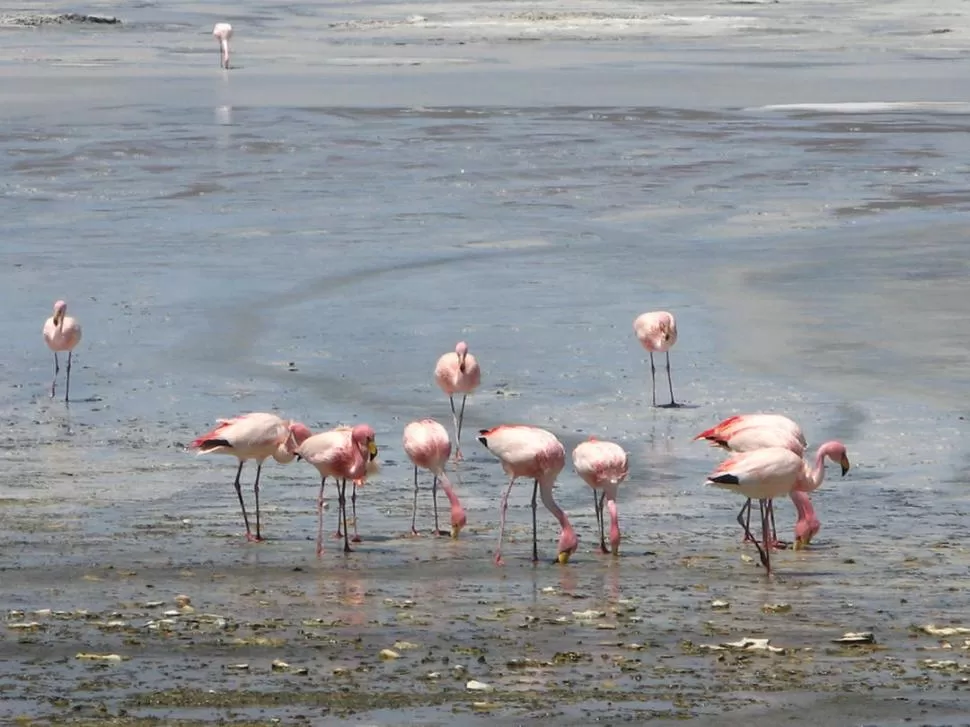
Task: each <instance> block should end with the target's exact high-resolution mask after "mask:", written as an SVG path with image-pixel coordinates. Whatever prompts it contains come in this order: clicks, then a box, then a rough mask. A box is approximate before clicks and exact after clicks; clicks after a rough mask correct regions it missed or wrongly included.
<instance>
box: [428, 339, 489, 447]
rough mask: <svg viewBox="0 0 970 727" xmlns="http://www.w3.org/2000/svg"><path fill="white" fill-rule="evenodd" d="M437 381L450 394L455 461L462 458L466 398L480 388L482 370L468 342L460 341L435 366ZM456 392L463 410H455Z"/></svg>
mask: <svg viewBox="0 0 970 727" xmlns="http://www.w3.org/2000/svg"><path fill="white" fill-rule="evenodd" d="M434 379H435V382H436V383H437V384H438V386H439V387H441V390H442V391H443V392H445V393H446V394H447V395H448V400H449V401H450V402H451V418H452V420H453V422H454V425H455V461H456V462H458V461H460V460H461V458H462V456H461V423H462V420H463V419H464V418H465V400H466V399H467V398H468V395H469V394H471V393H472V392H474V391H475V389H477V388H478V385H479V384H480V383H481V381H482V372H481V369H479V368H478V361H477V360H475V357H474V356H472V355H471V354H470V353H468V344H467V343H465V342H464V341H459V342H458V345H457V346H455V351H454V353H446V354H444V355H443V356H442V357H441V358H439V359H438V363H437V365H436V366H435V367H434ZM455 394H461V411H459V412H457V413H456V412H455Z"/></svg>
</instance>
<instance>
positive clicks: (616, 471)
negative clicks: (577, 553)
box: [573, 437, 630, 555]
mask: <svg viewBox="0 0 970 727" xmlns="http://www.w3.org/2000/svg"><path fill="white" fill-rule="evenodd" d="M573 466H574V467H575V468H576V472H577V473H578V474H579V476H580V477H582V478H583V481H584V482H585V483H586V484H587V485H589V486H590V487H591V488H593V507H594V508H595V509H596V522H597V524H598V525H599V528H600V550H601V551H602V552H603V553H611V552H612V553H613V555H617V554H618V553H619V552H620V522H619V518H618V516H617V512H616V491H617V488H618V487H619V484H620V483H621V482H623V480H625V479H626V476H627V474H628V473H629V471H630V467H629V457H628V456H627V453H626V452H624V451H623V448H622V447H621V446H620V445H618V444H614V443H613V442H601V441H599V440H597V439H596V438H595V437H590V438H589V441H587V442H582V443H581V444H579V445H577V446H576V448H575V449H574V450H573ZM596 490H602V491H603V494H602V495H600V497H599V499H597V497H596ZM604 499H605V500H606V507H607V509H608V510H609V511H610V549H609V550H607V548H606V537H605V536H604V533H603V530H604V523H603V520H604V518H603V500H604Z"/></svg>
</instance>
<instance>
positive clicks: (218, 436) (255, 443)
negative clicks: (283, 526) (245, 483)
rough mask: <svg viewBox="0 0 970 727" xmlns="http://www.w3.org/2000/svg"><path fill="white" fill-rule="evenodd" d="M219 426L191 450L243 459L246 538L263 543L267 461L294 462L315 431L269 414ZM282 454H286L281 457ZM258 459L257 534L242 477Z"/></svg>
mask: <svg viewBox="0 0 970 727" xmlns="http://www.w3.org/2000/svg"><path fill="white" fill-rule="evenodd" d="M216 422H217V426H216V428H215V429H213V430H212V431H210V432H207V433H205V434H203V435H202V436H201V437H198V438H197V439H195V440H194V441H193V442H192V443H191V444H190V445H189V447H188V448H189V449H197V450H199V454H200V455H201V454H231V455H232V456H234V457H236V458H237V459H238V460H239V468H238V469H237V470H236V480H235V482H233V486H234V487H235V488H236V495H237V496H238V497H239V507H240V508H241V509H242V515H243V522H244V523H245V524H246V539H247V540H250V541H261V540H262V539H263V536H262V533H261V532H260V523H259V517H260V516H259V475H260V473H261V472H262V470H263V462H264V461H265V460H266V458H267V457H274V458H275V459H276V460H277V461H278V462H280V463H282V464H286V462H288V461H290V460H292V457H290V458H289V459H287V457H288V456H289V455H290V454H292V453H294V452H296V449H297V447H298V446H299V445H300V443H302V442H303V441H304V440H306V439H307V438H308V437H310V435H311V434H312V432H311V431H310V430H309V429H308V428H307V427H306V426H305V425H304V424H301V423H300V422H295V421H287V420H284V419H281V418H280V417H278V416H276V414H268V413H265V412H253V413H250V414H242V415H240V416H237V417H233V418H231V419H217V420H216ZM281 453H282V454H281ZM250 459H254V460H256V481H255V482H254V483H253V492H254V493H255V496H256V535H253V534H252V532H251V531H250V529H249V516H248V515H247V514H246V504H245V502H243V496H242V488H241V485H240V483H239V477H240V475H241V474H242V468H243V465H244V464H245V463H246V461H247V460H250Z"/></svg>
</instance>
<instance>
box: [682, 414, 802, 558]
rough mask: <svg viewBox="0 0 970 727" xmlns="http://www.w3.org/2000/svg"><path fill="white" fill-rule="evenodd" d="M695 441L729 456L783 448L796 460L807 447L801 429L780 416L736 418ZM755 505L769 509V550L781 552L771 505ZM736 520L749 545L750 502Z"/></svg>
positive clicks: (767, 415)
mask: <svg viewBox="0 0 970 727" xmlns="http://www.w3.org/2000/svg"><path fill="white" fill-rule="evenodd" d="M698 439H705V440H707V441H708V442H710V443H711V445H712V446H715V447H721V448H723V449H727V450H730V451H732V452H750V451H752V450H755V449H762V448H764V447H784V448H785V449H790V450H791V451H792V452H794V453H795V454H797V455H798V456H799V457H801V456H802V455H803V454H804V453H805V447H806V444H807V443H806V441H805V435H804V434H802V429H801V427H799V426H798V424H796V423H795V422H794V421H792V420H791V419H789V418H788V417H786V416H782V415H781V414H736V415H735V416H731V417H728V418H727V419H725V420H723V421H721V422H719V423H718V424H715V425H714V426H713V427H711V428H710V429H706V430H705V431H703V432H701V433H700V434H698V435H697V436H696V437H694V441H697V440H698ZM758 505H759V508H760V509H764V508H765V507H768V508H769V510H768V518H769V520H770V523H771V546H772V548H784V547H785V544H784V543H782V542H781V541H780V540H778V537H777V532H776V530H775V510H774V505H773V504H769V503H764V502H759V503H758ZM738 517H744V518H745V523H746V524H747V527H746V529H745V536H744V540H745V542H748V541H749V540H750V539H751V538H750V525H751V500H747V501H746V502H745V503H744V505H742V506H741V512H740V513H739V515H738Z"/></svg>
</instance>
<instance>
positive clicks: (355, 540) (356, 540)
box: [350, 535, 361, 543]
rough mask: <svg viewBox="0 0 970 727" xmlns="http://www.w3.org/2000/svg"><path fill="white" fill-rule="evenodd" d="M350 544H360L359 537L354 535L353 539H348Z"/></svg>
mask: <svg viewBox="0 0 970 727" xmlns="http://www.w3.org/2000/svg"><path fill="white" fill-rule="evenodd" d="M350 542H351V543H359V542H361V540H360V536H359V535H355V536H354V537H352V538H351V539H350Z"/></svg>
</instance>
